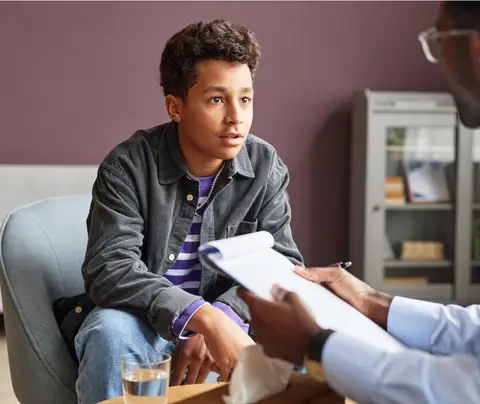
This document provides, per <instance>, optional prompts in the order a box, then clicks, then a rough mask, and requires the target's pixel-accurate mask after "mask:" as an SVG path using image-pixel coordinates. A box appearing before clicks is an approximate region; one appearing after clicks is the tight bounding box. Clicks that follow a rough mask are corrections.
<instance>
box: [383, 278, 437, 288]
mask: <svg viewBox="0 0 480 404" xmlns="http://www.w3.org/2000/svg"><path fill="white" fill-rule="evenodd" d="M383 283H384V285H388V286H406V285H408V286H415V285H428V278H427V277H423V276H405V277H388V278H385V279H384V280H383Z"/></svg>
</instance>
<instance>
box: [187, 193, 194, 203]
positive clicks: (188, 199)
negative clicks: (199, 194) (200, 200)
mask: <svg viewBox="0 0 480 404" xmlns="http://www.w3.org/2000/svg"><path fill="white" fill-rule="evenodd" d="M187 201H189V202H191V201H193V195H192V194H188V195H187Z"/></svg>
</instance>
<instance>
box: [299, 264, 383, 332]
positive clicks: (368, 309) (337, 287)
mask: <svg viewBox="0 0 480 404" xmlns="http://www.w3.org/2000/svg"><path fill="white" fill-rule="evenodd" d="M295 272H296V273H297V274H298V275H300V276H301V277H303V278H305V279H307V280H309V281H312V282H315V283H318V284H320V285H323V286H325V287H327V288H328V289H330V290H331V291H332V292H333V293H335V294H336V295H337V296H338V297H340V298H341V299H343V300H345V301H346V302H347V303H349V304H350V305H352V306H353V307H355V308H356V309H357V310H358V311H359V312H361V313H362V314H364V315H365V316H367V317H368V318H370V319H371V320H373V321H374V322H375V323H377V324H378V325H379V326H381V327H383V328H384V329H386V328H387V318H388V310H389V308H390V304H391V302H392V296H390V295H387V294H385V293H381V292H378V291H377V290H375V289H373V288H372V287H371V286H369V285H367V284H366V283H365V282H362V281H361V280H360V279H358V278H356V277H355V276H353V275H352V274H351V273H349V272H348V271H346V270H345V269H343V268H340V267H327V268H307V269H304V268H301V267H296V269H295Z"/></svg>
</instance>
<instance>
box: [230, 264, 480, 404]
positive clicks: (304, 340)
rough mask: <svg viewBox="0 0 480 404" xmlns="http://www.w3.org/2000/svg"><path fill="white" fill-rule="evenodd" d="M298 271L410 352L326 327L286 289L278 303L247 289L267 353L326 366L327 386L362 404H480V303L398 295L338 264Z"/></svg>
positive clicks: (255, 326) (277, 296) (245, 296)
mask: <svg viewBox="0 0 480 404" xmlns="http://www.w3.org/2000/svg"><path fill="white" fill-rule="evenodd" d="M296 272H297V273H298V274H299V275H301V276H303V277H304V278H306V279H308V280H311V281H313V282H316V283H321V284H322V285H325V286H327V287H328V288H329V289H330V290H332V291H333V292H334V293H336V294H337V295H338V296H339V297H341V298H342V299H344V300H345V301H346V302H348V303H350V304H351V305H352V306H353V307H355V308H356V309H357V310H359V311H360V312H361V313H363V314H364V315H366V316H367V317H369V318H370V319H371V320H373V321H375V322H376V323H377V324H378V325H380V326H381V327H383V328H385V329H386V330H387V331H388V332H389V333H390V334H391V335H392V336H394V337H395V338H397V339H398V340H399V341H401V342H402V343H403V344H405V345H406V346H407V347H409V348H411V349H407V350H405V351H401V352H399V353H391V352H386V351H384V350H382V349H379V348H375V347H373V346H372V345H370V344H366V343H364V342H362V341H359V340H357V339H354V338H352V337H349V336H347V335H344V334H342V333H340V332H334V331H332V330H324V329H321V328H320V327H319V326H318V325H317V323H316V322H315V320H314V319H313V317H312V316H311V314H310V313H309V311H308V310H307V309H306V307H305V306H304V305H303V303H302V301H301V299H300V298H299V297H298V296H297V295H296V294H295V293H292V292H287V291H285V290H283V289H281V288H278V287H277V288H275V289H274V290H273V291H272V293H273V296H274V298H275V299H274V301H273V302H270V301H267V300H263V299H261V298H258V297H256V296H254V295H252V294H251V293H249V292H245V291H243V290H242V291H240V292H239V293H240V296H241V297H242V298H243V299H244V300H245V302H246V303H247V305H248V306H249V309H250V314H251V322H250V325H251V327H252V329H253V330H254V331H255V334H256V341H257V342H258V343H259V344H261V345H263V347H264V350H265V353H266V354H267V355H269V356H272V357H278V358H282V359H285V360H287V361H289V362H291V363H294V364H296V365H302V364H303V363H304V360H305V359H306V358H308V359H310V360H315V361H318V362H320V363H321V364H322V366H323V370H324V373H325V377H326V380H327V382H328V384H329V385H330V386H331V387H332V388H333V389H334V390H335V391H336V392H337V393H339V394H341V395H342V396H345V397H349V398H351V399H352V400H355V401H356V402H358V403H360V404H405V403H409V404H410V403H412V404H413V403H414V404H427V403H428V404H447V403H448V404H451V403H455V404H456V403H459V404H460V403H461V404H473V403H476V404H478V403H480V306H477V305H475V306H470V307H467V308H463V307H459V306H454V305H449V306H443V305H441V304H437V303H430V302H423V301H419V300H413V299H407V298H403V297H392V296H389V295H387V294H384V293H381V292H378V291H376V290H374V289H372V288H371V287H370V286H368V285H367V284H365V283H364V282H362V281H361V280H359V279H357V278H355V277H354V276H353V275H352V274H350V273H349V272H347V271H346V270H345V269H343V268H340V267H338V268H313V269H302V268H297V269H296ZM325 310H328V307H326V308H325ZM432 354H435V355H432ZM446 355H448V356H446Z"/></svg>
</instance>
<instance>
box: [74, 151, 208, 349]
mask: <svg viewBox="0 0 480 404" xmlns="http://www.w3.org/2000/svg"><path fill="white" fill-rule="evenodd" d="M111 160H112V159H106V160H105V161H104V162H103V163H102V164H101V165H100V167H99V170H98V175H97V178H96V181H95V183H94V186H93V190H92V203H91V207H90V213H89V216H88V219H87V227H88V243H87V249H86V254H85V261H84V263H83V266H82V274H83V277H84V280H85V289H86V291H87V293H88V295H89V296H90V298H91V299H92V300H93V301H94V302H95V304H96V305H98V306H101V307H110V308H121V309H135V310H140V311H142V312H145V313H147V317H148V319H149V321H150V323H151V325H152V327H153V328H154V329H155V330H156V331H157V332H158V333H159V335H160V336H162V337H163V338H164V339H167V340H171V339H173V338H174V334H173V324H174V322H175V320H176V319H177V318H178V316H179V315H180V314H181V313H183V312H184V311H185V309H186V308H187V307H189V306H190V305H191V304H192V303H194V302H196V301H197V300H200V299H201V297H199V296H194V295H191V294H190V293H188V292H185V291H183V290H182V289H180V288H178V287H174V286H173V284H172V283H171V282H170V281H169V280H167V279H166V278H165V277H164V276H162V275H158V274H155V273H152V272H150V268H147V266H146V265H145V263H144V262H143V261H142V259H141V251H142V244H143V238H144V234H143V231H144V218H143V217H142V215H141V210H140V208H141V207H140V203H139V198H138V195H137V192H136V189H135V185H134V181H133V180H132V179H131V178H130V177H129V176H128V174H127V173H126V172H127V171H126V170H125V169H124V168H123V166H122V164H120V163H118V162H117V163H116V164H113V163H111Z"/></svg>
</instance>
